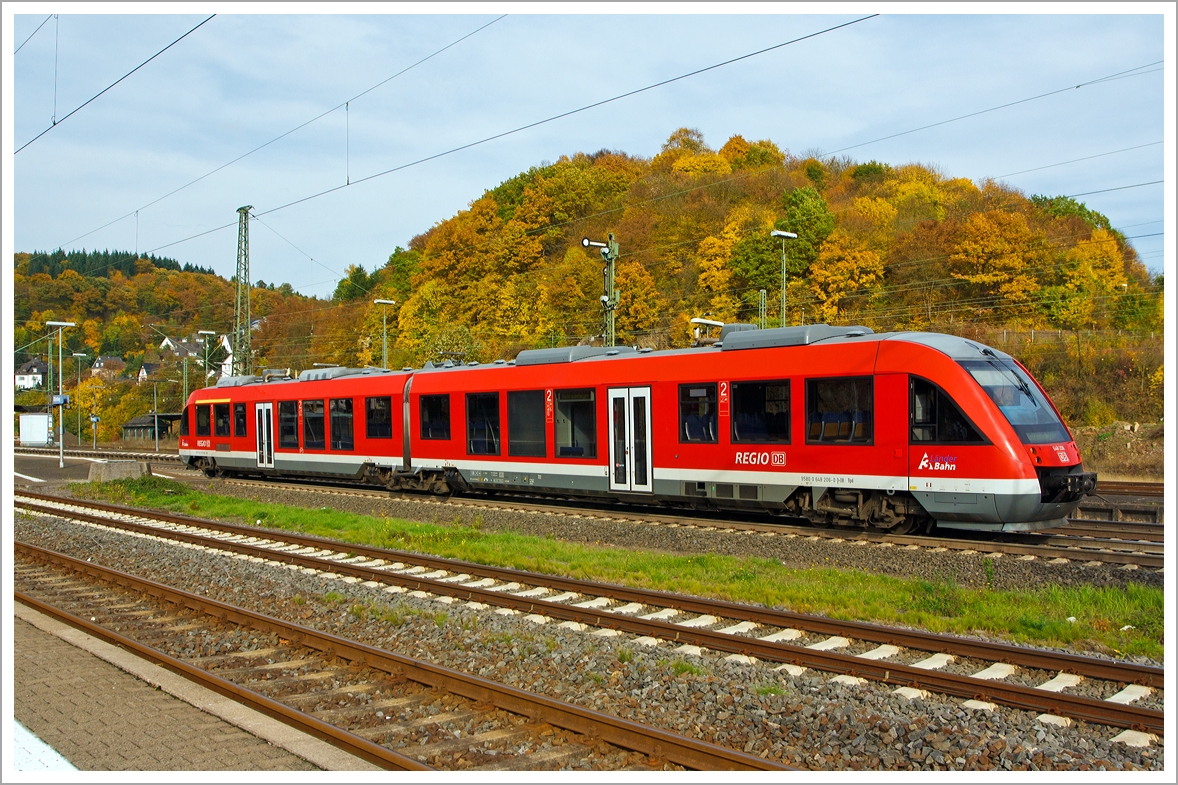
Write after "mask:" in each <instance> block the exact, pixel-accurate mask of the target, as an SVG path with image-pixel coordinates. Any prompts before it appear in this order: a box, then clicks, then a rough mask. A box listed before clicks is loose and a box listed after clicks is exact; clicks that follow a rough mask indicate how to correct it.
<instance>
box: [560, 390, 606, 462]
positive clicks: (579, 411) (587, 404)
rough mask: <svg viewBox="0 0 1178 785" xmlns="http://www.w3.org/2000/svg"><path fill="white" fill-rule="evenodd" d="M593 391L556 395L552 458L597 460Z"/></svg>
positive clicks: (568, 391) (566, 392)
mask: <svg viewBox="0 0 1178 785" xmlns="http://www.w3.org/2000/svg"><path fill="white" fill-rule="evenodd" d="M595 397H596V396H595V395H594V391H593V390H557V391H556V455H557V457H558V458H596V457H597V410H596V409H595V408H594V407H595V405H596V402H595Z"/></svg>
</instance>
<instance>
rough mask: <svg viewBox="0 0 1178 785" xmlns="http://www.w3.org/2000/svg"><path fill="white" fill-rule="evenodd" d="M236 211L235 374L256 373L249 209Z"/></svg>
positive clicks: (243, 208) (246, 207)
mask: <svg viewBox="0 0 1178 785" xmlns="http://www.w3.org/2000/svg"><path fill="white" fill-rule="evenodd" d="M252 209H254V208H253V205H246V206H245V207H239V208H237V216H238V219H237V301H236V303H235V305H234V306H233V375H234V376H249V375H250V374H251V373H253V371H254V361H253V355H252V354H251V352H250V210H252Z"/></svg>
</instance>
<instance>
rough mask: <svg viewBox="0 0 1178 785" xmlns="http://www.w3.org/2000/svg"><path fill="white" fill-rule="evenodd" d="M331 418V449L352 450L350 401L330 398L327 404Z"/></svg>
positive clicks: (354, 442) (353, 438)
mask: <svg viewBox="0 0 1178 785" xmlns="http://www.w3.org/2000/svg"><path fill="white" fill-rule="evenodd" d="M327 409H328V412H329V414H330V417H331V449H333V450H352V449H355V447H356V440H355V437H354V435H353V432H352V399H351V398H332V399H331V400H330V401H329V402H328V406H327Z"/></svg>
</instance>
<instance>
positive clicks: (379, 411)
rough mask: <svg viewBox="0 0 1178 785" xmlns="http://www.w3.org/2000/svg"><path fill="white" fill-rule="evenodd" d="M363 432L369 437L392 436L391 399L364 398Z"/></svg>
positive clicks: (384, 437)
mask: <svg viewBox="0 0 1178 785" xmlns="http://www.w3.org/2000/svg"><path fill="white" fill-rule="evenodd" d="M364 412H365V417H364V433H365V435H366V436H367V437H368V438H369V439H391V438H393V399H392V398H391V397H389V396H387V395H386V396H384V397H383V398H365V399H364Z"/></svg>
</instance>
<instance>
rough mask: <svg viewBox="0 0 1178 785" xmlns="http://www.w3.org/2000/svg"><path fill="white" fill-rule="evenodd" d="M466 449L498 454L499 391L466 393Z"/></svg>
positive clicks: (472, 453) (480, 453) (485, 453)
mask: <svg viewBox="0 0 1178 785" xmlns="http://www.w3.org/2000/svg"><path fill="white" fill-rule="evenodd" d="M466 451H467V453H469V454H471V455H498V454H499V393H467V395H466Z"/></svg>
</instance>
